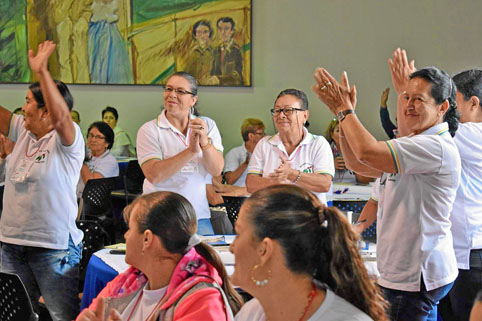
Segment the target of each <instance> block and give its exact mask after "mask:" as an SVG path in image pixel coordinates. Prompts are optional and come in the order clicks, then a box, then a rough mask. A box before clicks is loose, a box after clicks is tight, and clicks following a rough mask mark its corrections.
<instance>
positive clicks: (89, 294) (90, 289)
mask: <svg viewBox="0 0 482 321" xmlns="http://www.w3.org/2000/svg"><path fill="white" fill-rule="evenodd" d="M118 274H119V273H117V271H116V270H114V269H113V268H111V267H110V266H108V265H107V264H105V263H104V261H102V260H101V259H99V258H98V257H97V256H95V255H92V256H91V258H90V260H89V265H88V266H87V271H86V273H85V283H84V294H83V296H82V305H81V308H80V310H81V311H82V310H83V309H84V308H87V307H89V305H90V303H91V302H92V300H93V299H95V297H96V296H97V294H99V292H100V291H101V290H102V289H103V288H104V287H105V286H106V284H107V283H108V282H109V281H110V280H112V279H113V278H115V277H116V276H117V275H118Z"/></svg>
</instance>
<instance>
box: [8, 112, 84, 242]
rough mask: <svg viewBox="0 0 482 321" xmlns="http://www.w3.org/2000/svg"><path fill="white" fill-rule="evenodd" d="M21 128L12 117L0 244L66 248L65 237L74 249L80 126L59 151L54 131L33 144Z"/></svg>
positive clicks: (81, 148) (78, 234)
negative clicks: (72, 137) (71, 138)
mask: <svg viewBox="0 0 482 321" xmlns="http://www.w3.org/2000/svg"><path fill="white" fill-rule="evenodd" d="M24 124H25V121H24V118H23V116H19V115H13V116H12V119H11V121H10V129H9V138H10V139H11V140H13V141H15V148H14V149H13V151H12V154H11V156H10V159H9V161H8V162H9V163H8V166H7V173H6V179H5V193H4V200H5V201H4V202H3V212H2V218H1V220H0V241H2V242H6V243H10V244H16V245H23V246H36V247H43V248H49V249H66V248H67V247H68V242H69V234H70V235H71V236H72V240H73V242H74V244H79V243H80V242H81V241H82V236H83V233H82V231H80V230H79V229H78V228H77V226H76V224H75V219H76V218H77V211H78V209H77V198H76V194H75V190H76V187H77V182H78V181H79V177H80V168H81V167H82V162H83V160H84V153H85V147H84V139H83V138H82V132H81V130H80V127H79V126H78V125H77V124H75V123H74V127H75V139H74V142H73V143H72V145H70V146H65V145H63V144H62V142H61V141H60V137H59V135H58V134H57V132H56V131H55V130H51V131H50V132H49V133H47V134H46V135H44V136H43V137H41V138H40V139H38V140H37V138H36V137H35V136H34V135H33V134H32V133H31V132H30V131H28V130H27V129H26V128H25V125H24ZM21 167H23V169H21ZM16 173H17V175H16ZM18 173H22V175H18ZM15 177H23V178H22V179H15Z"/></svg>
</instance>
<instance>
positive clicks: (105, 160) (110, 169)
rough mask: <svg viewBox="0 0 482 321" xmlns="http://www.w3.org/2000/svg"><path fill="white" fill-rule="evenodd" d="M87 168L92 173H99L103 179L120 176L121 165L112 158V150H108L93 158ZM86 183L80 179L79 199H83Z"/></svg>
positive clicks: (78, 186)
mask: <svg viewBox="0 0 482 321" xmlns="http://www.w3.org/2000/svg"><path fill="white" fill-rule="evenodd" d="M86 165H87V167H88V168H89V170H90V171H91V172H92V173H99V174H100V175H102V177H105V178H107V177H116V176H119V164H117V160H116V159H115V157H114V156H112V154H111V152H110V150H106V151H105V152H104V153H103V154H102V155H100V156H98V157H96V156H92V158H91V159H90V160H89V161H88V162H87V163H86ZM84 188H85V183H84V181H83V180H82V177H80V179H79V184H78V185H77V197H78V198H80V197H82V192H83V191H84Z"/></svg>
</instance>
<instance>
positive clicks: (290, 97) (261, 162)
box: [246, 89, 335, 203]
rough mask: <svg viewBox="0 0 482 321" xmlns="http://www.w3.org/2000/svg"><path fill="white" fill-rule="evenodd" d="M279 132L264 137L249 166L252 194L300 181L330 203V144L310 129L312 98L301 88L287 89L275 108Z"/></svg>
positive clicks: (274, 120) (277, 98)
mask: <svg viewBox="0 0 482 321" xmlns="http://www.w3.org/2000/svg"><path fill="white" fill-rule="evenodd" d="M271 115H272V116H273V122H274V124H275V127H276V130H277V131H278V133H277V134H276V135H274V136H266V137H264V138H262V139H261V140H260V141H259V142H258V143H257V144H256V148H255V149H254V151H253V154H252V156H251V159H250V161H249V165H248V175H247V176H246V187H247V189H248V192H249V193H254V192H256V191H257V190H259V189H261V188H264V187H267V186H270V185H277V184H289V183H292V184H297V185H299V186H301V187H303V188H306V189H307V190H310V191H312V192H314V193H316V195H317V196H318V197H319V198H320V200H321V201H322V203H326V193H327V192H328V191H329V190H330V187H331V182H332V179H333V175H334V174H335V169H334V165H333V156H332V154H331V150H330V145H329V144H328V142H327V141H326V139H325V138H324V137H323V136H317V135H313V134H311V133H309V132H308V129H307V127H308V126H309V123H308V117H309V115H310V112H309V110H308V98H307V97H306V94H305V93H304V92H303V91H301V90H298V89H285V90H283V91H281V92H280V93H279V94H278V96H277V97H276V100H275V103H274V107H273V109H271Z"/></svg>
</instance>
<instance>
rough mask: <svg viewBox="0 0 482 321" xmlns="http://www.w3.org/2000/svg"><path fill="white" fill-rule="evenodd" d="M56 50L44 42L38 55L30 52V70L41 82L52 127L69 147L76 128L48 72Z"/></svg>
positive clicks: (38, 50) (48, 41)
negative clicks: (50, 60) (51, 57)
mask: <svg viewBox="0 0 482 321" xmlns="http://www.w3.org/2000/svg"><path fill="white" fill-rule="evenodd" d="M54 50H55V44H54V43H53V42H52V41H50V40H47V41H44V42H42V43H41V44H39V46H38V49H37V54H36V55H35V54H34V52H33V50H29V51H28V61H29V64H30V69H32V71H33V72H34V73H35V76H36V77H37V78H38V80H39V82H40V89H41V90H42V96H43V98H44V101H45V108H46V109H47V111H48V114H49V117H50V119H51V122H52V125H53V127H54V129H55V130H56V131H57V133H58V134H59V137H60V141H61V142H62V144H64V145H67V146H68V145H72V144H73V142H74V139H75V127H74V123H73V121H72V117H71V116H70V111H69V108H68V106H67V103H66V102H65V100H64V98H63V97H62V95H61V94H60V92H59V90H58V89H57V85H56V84H55V82H54V80H53V79H52V76H51V75H50V72H49V71H48V61H49V57H50V55H51V54H52V53H53V51H54ZM0 118H1V116H0Z"/></svg>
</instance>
